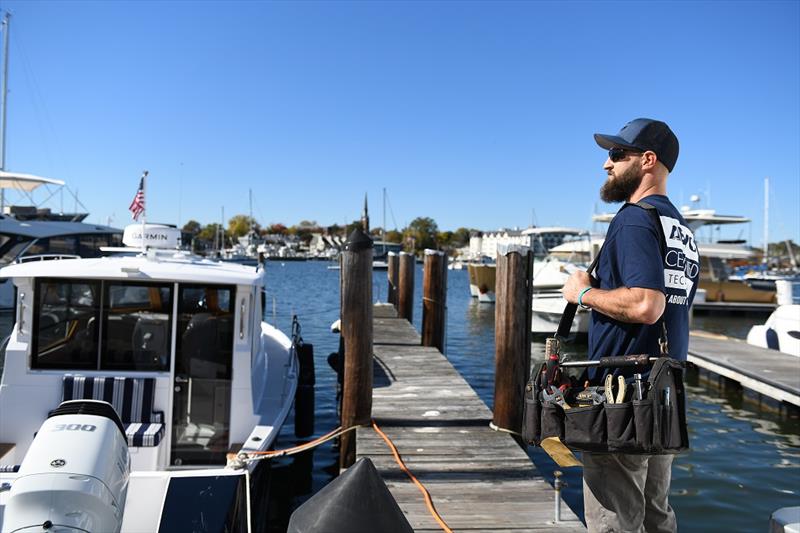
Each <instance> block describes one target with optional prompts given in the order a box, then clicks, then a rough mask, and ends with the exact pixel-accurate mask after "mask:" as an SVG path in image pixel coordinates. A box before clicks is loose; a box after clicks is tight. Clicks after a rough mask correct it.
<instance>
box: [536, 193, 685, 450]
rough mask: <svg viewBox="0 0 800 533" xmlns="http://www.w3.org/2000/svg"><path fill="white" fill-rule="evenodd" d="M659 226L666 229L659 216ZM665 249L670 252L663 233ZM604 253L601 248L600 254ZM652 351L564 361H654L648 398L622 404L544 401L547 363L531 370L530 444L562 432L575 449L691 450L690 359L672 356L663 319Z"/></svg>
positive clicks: (571, 309)
mask: <svg viewBox="0 0 800 533" xmlns="http://www.w3.org/2000/svg"><path fill="white" fill-rule="evenodd" d="M635 205H638V206H639V207H642V208H644V209H647V210H648V211H649V212H650V213H652V214H653V215H654V216H655V217H656V219H657V218H658V214H657V213H656V211H655V208H654V207H652V206H650V205H649V204H645V203H644V202H640V203H639V204H635ZM656 226H657V227H658V228H659V230H660V229H661V223H660V221H658V223H657V225H656ZM601 252H602V249H601ZM662 252H664V253H665V252H666V241H665V240H664V238H663V234H662ZM599 256H600V254H599V253H598V254H597V257H599ZM597 257H595V260H594V262H592V265H591V266H590V267H589V270H588V272H589V273H591V272H592V270H594V267H595V266H596V265H597ZM576 311H577V306H576V305H575V304H567V306H566V308H565V309H564V314H563V315H562V317H561V322H560V324H559V327H558V333H556V338H565V337H566V336H567V335H569V331H570V328H571V326H572V321H573V319H574V317H575V312H576ZM653 355H654V356H652V357H651V356H650V355H648V354H644V355H628V356H616V357H604V358H601V360H600V361H591V362H589V361H587V362H570V363H561V366H570V367H581V366H598V367H601V368H617V367H639V368H641V369H642V370H643V369H644V368H646V367H648V366H649V367H650V375H649V377H648V379H647V382H646V387H644V389H645V390H646V391H645V392H644V394H643V398H642V399H628V400H627V401H623V402H622V403H609V402H607V401H606V402H602V403H597V404H593V405H589V406H586V407H567V408H565V407H564V406H563V405H562V404H559V403H556V402H555V401H547V400H545V395H544V394H543V389H544V388H545V387H547V386H548V385H547V383H546V380H545V379H543V376H544V375H545V371H546V363H542V365H541V366H539V367H538V368H534V369H532V372H531V377H530V380H529V381H528V384H527V386H526V387H525V403H524V413H523V421H522V438H523V440H524V441H525V442H527V443H528V444H530V445H539V444H540V443H541V442H542V441H543V440H544V439H546V438H548V437H558V438H559V439H560V440H561V441H562V442H563V443H564V444H566V445H567V446H568V447H570V448H572V449H575V450H580V451H589V452H598V453H631V454H654V455H658V454H676V453H680V452H683V451H686V450H688V449H689V432H688V429H687V424H686V389H685V388H684V376H685V372H686V364H685V363H684V362H681V361H677V360H675V359H672V358H670V357H669V355H668V346H667V342H666V328H665V327H664V326H663V322H662V339H661V353H660V354H653ZM650 365H651V366H650ZM597 374H602V373H601V372H598V373H597ZM590 385H594V386H598V385H599V384H598V383H594V384H590ZM629 385H630V384H629ZM551 392H552V386H551ZM571 396H572V395H570V394H567V395H566V398H565V400H567V402H568V401H569V400H570V398H571ZM631 396H634V395H633V394H631Z"/></svg>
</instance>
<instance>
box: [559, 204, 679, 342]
mask: <svg viewBox="0 0 800 533" xmlns="http://www.w3.org/2000/svg"><path fill="white" fill-rule="evenodd" d="M630 205H635V206H636V207H640V208H642V209H644V210H645V211H647V212H648V213H650V215H651V216H652V217H653V222H654V223H655V225H656V231H658V235H659V237H660V239H659V246H660V248H661V256H662V257H665V256H666V254H667V239H666V237H665V236H664V228H662V227H661V217H660V216H659V214H658V209H656V208H655V207H654V206H653V205H651V204H648V203H647V202H642V201H639V202H635V203H631V202H626V203H625V204H624V205H623V206H622V207H621V208H620V210H619V211H622V210H623V209H625V208H626V207H628V206H630ZM619 211H617V214H619ZM605 244H606V243H605V241H603V246H601V247H600V250H599V251H598V252H597V255H596V256H595V257H594V261H592V264H590V265H589V268H587V269H586V273H587V274H589V275H591V274H592V272H593V271H594V269H595V268H596V267H597V262H598V261H599V260H600V254H601V253H602V252H603V248H604V247H605ZM577 311H578V304H571V303H567V305H566V307H564V312H563V313H562V314H561V320H560V321H559V322H558V330H557V331H556V337H558V338H560V339H566V338H567V337H568V336H569V331H570V329H572V322H573V321H574V320H575V313H576V312H577Z"/></svg>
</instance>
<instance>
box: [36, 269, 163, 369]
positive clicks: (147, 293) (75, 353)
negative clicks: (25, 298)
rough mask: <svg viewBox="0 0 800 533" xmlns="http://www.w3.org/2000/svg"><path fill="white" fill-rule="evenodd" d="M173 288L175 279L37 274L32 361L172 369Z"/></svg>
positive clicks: (86, 366)
mask: <svg viewBox="0 0 800 533" xmlns="http://www.w3.org/2000/svg"><path fill="white" fill-rule="evenodd" d="M172 292H173V290H172V285H170V284H157V283H142V282H119V281H94V280H69V279H47V278H41V279H38V280H37V282H36V295H37V296H36V303H35V308H34V319H33V330H34V335H33V357H32V361H31V367H32V368H40V369H45V368H47V369H64V370H134V371H147V370H150V371H153V370H154V371H162V372H165V371H169V354H170V346H171V331H172V327H171V324H172ZM103 295H104V296H103ZM101 323H102V328H101V327H98V324H101ZM101 331H102V334H101ZM101 335H102V339H101Z"/></svg>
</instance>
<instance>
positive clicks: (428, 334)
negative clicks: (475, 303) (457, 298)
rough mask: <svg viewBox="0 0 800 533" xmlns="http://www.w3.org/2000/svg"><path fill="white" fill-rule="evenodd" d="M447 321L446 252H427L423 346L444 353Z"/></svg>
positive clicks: (424, 277)
mask: <svg viewBox="0 0 800 533" xmlns="http://www.w3.org/2000/svg"><path fill="white" fill-rule="evenodd" d="M446 319H447V256H446V255H445V254H444V252H438V251H436V250H425V265H424V270H423V274H422V345H423V346H433V347H435V348H438V349H439V351H440V352H442V353H444V338H445V337H444V334H445V323H446Z"/></svg>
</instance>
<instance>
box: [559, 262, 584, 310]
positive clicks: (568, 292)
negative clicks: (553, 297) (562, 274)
mask: <svg viewBox="0 0 800 533" xmlns="http://www.w3.org/2000/svg"><path fill="white" fill-rule="evenodd" d="M591 286H592V278H591V276H589V274H587V273H586V272H584V271H583V270H578V271H577V272H573V273H572V275H571V276H570V277H569V279H567V282H566V283H565V284H564V288H563V289H561V292H562V293H564V299H566V300H567V301H568V302H569V303H571V304H576V303H578V296H580V294H581V291H582V290H583V289H585V288H586V287H591Z"/></svg>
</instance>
